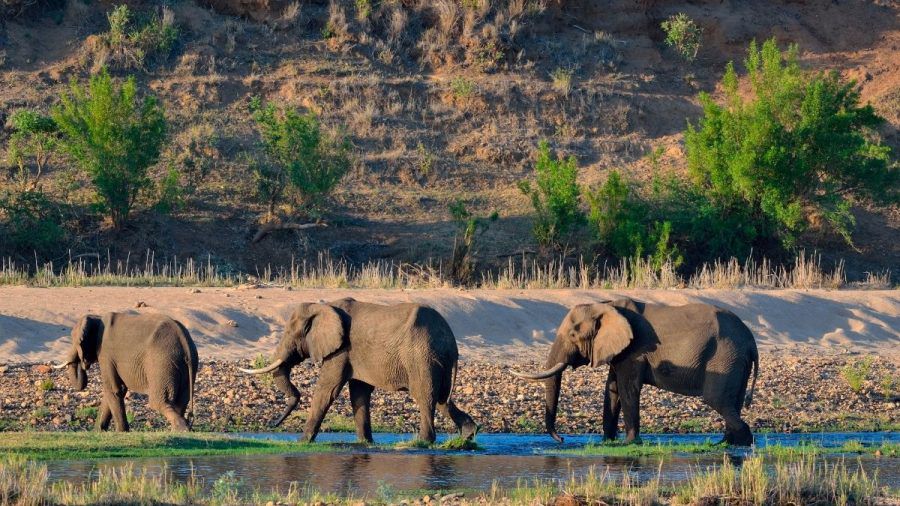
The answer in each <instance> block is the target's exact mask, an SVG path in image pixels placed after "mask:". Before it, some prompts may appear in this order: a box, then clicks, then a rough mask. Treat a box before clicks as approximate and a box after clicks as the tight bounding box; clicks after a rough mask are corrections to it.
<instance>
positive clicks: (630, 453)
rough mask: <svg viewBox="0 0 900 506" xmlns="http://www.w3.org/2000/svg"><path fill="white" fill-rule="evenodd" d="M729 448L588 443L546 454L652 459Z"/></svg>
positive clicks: (617, 442)
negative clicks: (580, 446) (579, 446)
mask: <svg viewBox="0 0 900 506" xmlns="http://www.w3.org/2000/svg"><path fill="white" fill-rule="evenodd" d="M727 448H728V446H727V445H721V444H714V443H712V442H710V441H707V442H705V443H640V444H625V443H624V442H622V441H604V442H602V443H588V444H586V445H584V447H582V448H574V449H564V450H548V451H547V452H546V453H552V454H562V455H580V456H592V455H603V456H608V457H652V456H668V455H675V454H699V453H721V452H723V451H724V450H726V449H727Z"/></svg>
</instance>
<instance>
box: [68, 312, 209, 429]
mask: <svg viewBox="0 0 900 506" xmlns="http://www.w3.org/2000/svg"><path fill="white" fill-rule="evenodd" d="M95 362H96V363H98V364H99V365H100V374H101V379H102V381H103V397H102V398H101V399H100V413H99V415H98V416H97V430H98V431H99V430H105V429H106V428H108V427H109V421H110V418H112V419H113V420H115V422H116V430H118V431H120V432H126V431H128V420H127V419H126V418H125V393H126V392H128V391H129V390H131V391H133V392H137V393H141V394H146V395H147V396H148V398H149V404H150V407H151V408H152V409H155V410H156V411H159V412H160V413H162V415H163V416H165V417H166V419H167V420H168V421H169V423H170V424H172V429H174V430H179V431H187V430H190V427H189V425H188V422H187V420H186V419H185V413H186V411H187V410H188V406H190V411H191V412H193V409H194V381H195V379H196V375H197V365H198V359H197V347H196V346H194V341H193V340H192V339H191V335H190V334H189V333H188V331H187V329H186V328H184V326H183V325H182V324H181V323H179V322H177V321H175V320H173V319H171V318H169V317H167V316H163V315H159V314H125V313H108V314H106V315H105V316H103V317H102V318H101V317H100V316H96V315H86V316H84V317H82V318H81V320H79V321H78V323H77V324H76V325H75V327H74V328H73V329H72V351H71V353H69V355H68V357H67V358H66V359H65V360H64V361H63V363H61V364H59V365H56V366H54V367H55V368H56V369H63V368H68V372H69V379H70V381H71V382H72V386H74V387H75V388H76V389H77V390H84V389H85V388H86V387H87V380H88V378H87V371H88V370H89V369H90V368H91V365H92V364H94V363H95Z"/></svg>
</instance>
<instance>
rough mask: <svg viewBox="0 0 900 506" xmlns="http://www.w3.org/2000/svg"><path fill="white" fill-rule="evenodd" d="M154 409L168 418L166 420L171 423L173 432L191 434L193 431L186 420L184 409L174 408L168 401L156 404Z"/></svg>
mask: <svg viewBox="0 0 900 506" xmlns="http://www.w3.org/2000/svg"><path fill="white" fill-rule="evenodd" d="M152 407H153V409H155V410H156V411H159V412H160V414H162V415H163V416H164V417H166V420H168V421H169V425H171V426H172V430H173V431H176V432H189V431H190V430H191V429H190V427H189V426H188V423H187V420H185V419H184V415H183V412H184V410H183V409H179V408H177V407H175V406H173V405H172V403H170V402H166V401H162V402H158V403H154V405H153V406H152Z"/></svg>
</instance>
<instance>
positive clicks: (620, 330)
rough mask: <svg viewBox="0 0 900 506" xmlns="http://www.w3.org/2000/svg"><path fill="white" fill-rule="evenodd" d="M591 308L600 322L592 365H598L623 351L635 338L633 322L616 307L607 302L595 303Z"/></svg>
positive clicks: (592, 351) (595, 337)
mask: <svg viewBox="0 0 900 506" xmlns="http://www.w3.org/2000/svg"><path fill="white" fill-rule="evenodd" d="M591 309H592V310H593V314H594V316H595V317H596V318H598V324H599V327H598V328H597V335H595V336H594V344H593V348H592V350H591V366H592V367H597V366H599V365H601V364H606V363H609V361H610V360H612V359H613V358H614V357H615V356H616V355H618V354H619V353H622V350H624V349H625V348H627V347H628V345H629V344H630V343H631V340H632V339H634V334H633V333H632V331H631V324H630V323H628V320H626V319H625V317H624V316H622V314H621V313H619V311H618V310H617V309H616V308H614V307H612V306H610V305H607V304H594V305H593V306H592V307H591Z"/></svg>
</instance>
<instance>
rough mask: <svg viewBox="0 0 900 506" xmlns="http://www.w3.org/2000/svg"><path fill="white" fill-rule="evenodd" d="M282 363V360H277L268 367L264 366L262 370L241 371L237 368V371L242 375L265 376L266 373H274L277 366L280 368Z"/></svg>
mask: <svg viewBox="0 0 900 506" xmlns="http://www.w3.org/2000/svg"><path fill="white" fill-rule="evenodd" d="M282 362H284V360H281V359H280V358H279V359H278V360H276V361H275V362H273V363H272V364H271V365H268V366H266V367H263V368H262V369H241V368H238V371H241V372H242V373H244V374H265V373H267V372H272V371H274V370H275V369H278V366H280V365H281V363H282Z"/></svg>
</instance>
